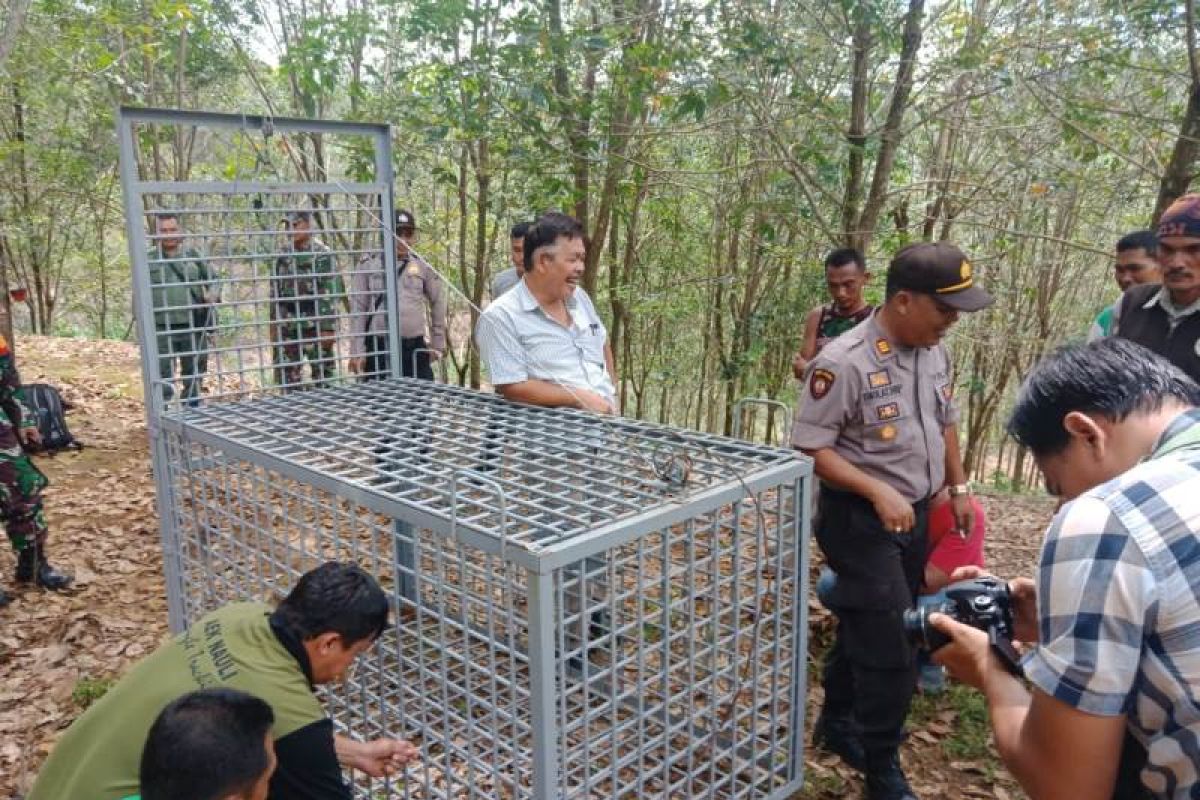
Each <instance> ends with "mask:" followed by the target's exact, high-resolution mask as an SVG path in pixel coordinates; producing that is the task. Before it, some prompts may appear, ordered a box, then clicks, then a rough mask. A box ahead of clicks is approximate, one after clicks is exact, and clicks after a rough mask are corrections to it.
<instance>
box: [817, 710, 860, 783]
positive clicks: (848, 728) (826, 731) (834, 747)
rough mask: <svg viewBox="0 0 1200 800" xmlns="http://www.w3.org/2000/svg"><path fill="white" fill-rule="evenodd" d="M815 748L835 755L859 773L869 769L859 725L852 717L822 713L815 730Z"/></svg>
mask: <svg viewBox="0 0 1200 800" xmlns="http://www.w3.org/2000/svg"><path fill="white" fill-rule="evenodd" d="M813 746H814V747H817V748H820V749H821V750H825V751H827V752H830V753H833V754H834V755H836V756H838V757H840V758H841V759H842V761H845V762H846V765H847V766H849V767H853V768H854V769H856V770H858V771H859V772H862V771H863V770H865V769H866V768H867V756H866V753H865V752H864V751H863V746H862V741H861V740H860V739H859V737H858V725H857V724H856V723H855V722H854V719H853V718H852V717H849V716H840V715H834V714H829V713H826V712H825V711H822V712H821V716H819V717H817V724H816V727H814V728H813Z"/></svg>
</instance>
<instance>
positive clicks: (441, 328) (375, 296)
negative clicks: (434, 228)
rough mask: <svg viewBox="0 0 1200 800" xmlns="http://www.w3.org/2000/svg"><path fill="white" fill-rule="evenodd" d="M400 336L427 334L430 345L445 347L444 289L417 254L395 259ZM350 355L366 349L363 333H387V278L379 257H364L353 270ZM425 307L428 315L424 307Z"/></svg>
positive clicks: (415, 336) (439, 348) (443, 350)
mask: <svg viewBox="0 0 1200 800" xmlns="http://www.w3.org/2000/svg"><path fill="white" fill-rule="evenodd" d="M396 267H397V282H398V284H399V287H398V288H399V301H400V307H399V314H400V338H402V339H413V338H417V337H421V336H425V334H426V322H427V321H428V326H429V328H428V331H429V346H430V347H431V348H433V349H434V350H437V351H438V352H439V353H441V352H445V350H446V306H447V297H446V290H445V287H444V286H443V284H442V279H441V278H440V277H439V276H438V274H437V271H436V270H434V268H433V267H431V266H429V264H428V263H426V262H425V260H424V259H421V258H419V257H417V256H416V255H410V256H408V257H406V258H405V257H402V258H399V259H397V263H396ZM350 298H351V299H350V314H351V321H350V335H351V337H352V338H351V340H350V355H351V357H352V358H357V357H359V356H362V355H364V354H365V353H366V352H367V350H368V349H369V348H368V347H367V346H366V336H368V335H372V336H386V335H387V277H386V276H385V275H384V272H383V268H382V267H381V266H380V256H378V255H370V256H364V257H363V258H362V259H361V260H360V261H359V262H358V266H357V267H356V268H355V270H354V279H353V281H352V282H351V289H350ZM427 307H428V314H427V313H426V308H427Z"/></svg>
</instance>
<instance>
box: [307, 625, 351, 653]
mask: <svg viewBox="0 0 1200 800" xmlns="http://www.w3.org/2000/svg"><path fill="white" fill-rule="evenodd" d="M309 641H310V642H312V643H313V647H314V648H316V651H317V652H318V653H320V654H321V655H328V654H329V653H331V652H333V649H334V647H335V646H337V645H341V646H342V648H343V649H345V647H346V643H345V642H343V641H342V635H341V634H340V633H335V632H334V631H325V633H318V634H317V635H316V636H314V637H312V638H311V639H309Z"/></svg>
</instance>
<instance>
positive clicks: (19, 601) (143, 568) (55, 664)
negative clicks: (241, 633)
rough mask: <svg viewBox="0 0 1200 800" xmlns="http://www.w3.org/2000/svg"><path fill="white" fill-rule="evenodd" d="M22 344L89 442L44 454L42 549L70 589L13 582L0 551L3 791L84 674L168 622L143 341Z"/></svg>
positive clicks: (138, 648)
mask: <svg viewBox="0 0 1200 800" xmlns="http://www.w3.org/2000/svg"><path fill="white" fill-rule="evenodd" d="M17 347H18V349H17V358H18V366H19V367H20V369H21V374H22V377H23V378H24V379H25V380H26V381H27V382H30V383H33V382H47V383H52V384H54V385H55V386H57V387H58V388H59V390H60V391H61V392H62V394H63V398H64V399H65V400H66V401H67V402H68V403H69V404H71V406H73V408H72V410H70V411H69V412H68V414H67V422H68V424H69V425H70V427H71V430H72V432H73V433H74V434H75V435H76V436H77V437H78V438H79V439H80V440H81V441H82V442H84V443H85V445H86V446H85V448H84V449H83V450H82V451H79V452H67V453H60V454H58V455H55V456H52V457H39V458H38V459H37V464H38V466H39V467H40V468H41V469H42V470H43V471H44V472H46V474H47V475H48V476H49V477H50V480H51V485H50V488H49V489H48V490H47V492H46V516H47V520H48V522H49V525H50V540H49V545H48V548H47V549H48V552H49V554H50V556H51V558H52V560H53V561H54V562H55V564H57V565H60V566H62V567H63V568H65V569H66V570H67V571H69V572H72V573H74V575H75V586H74V588H73V589H72V590H71V591H70V592H69V593H66V594H55V593H51V592H44V591H41V590H37V589H31V588H23V589H20V590H17V589H16V588H15V587H14V586H13V583H12V580H11V575H12V565H13V559H12V556H11V555H0V585H2V586H4V588H5V589H6V590H7V591H9V592H10V593H13V594H14V595H15V596H16V600H15V601H14V602H13V604H12V605H10V606H9V607H8V608H6V609H3V610H0V686H2V687H4V690H3V692H2V693H0V742H3V744H2V745H0V798H8V797H10V796H12V795H13V794H14V793H16V792H20V791H24V790H27V789H28V786H29V785H30V784H31V782H32V780H33V776H34V775H36V769H37V766H38V765H39V764H40V763H41V761H42V760H43V759H44V758H45V755H46V754H47V753H48V752H49V751H50V749H51V748H52V747H53V744H54V741H55V739H56V738H57V736H58V734H59V733H60V732H61V730H63V729H64V728H65V727H66V726H67V725H68V724H70V722H71V720H73V719H74V718H75V717H76V716H77V715H78V714H79V713H80V706H79V705H78V704H77V703H76V702H75V700H74V699H73V697H72V696H73V694H74V693H75V690H76V688H77V686H79V685H80V682H81V681H96V680H98V679H102V678H106V677H109V676H112V675H114V674H119V673H120V672H122V671H123V670H124V669H125V668H127V667H128V665H129V664H130V663H131V662H133V661H135V660H137V659H138V658H140V657H142V656H143V655H145V654H146V653H148V652H150V650H152V649H153V648H154V647H155V646H157V644H158V643H159V641H161V639H162V638H163V636H164V635H165V633H166V618H167V615H166V600H165V597H164V589H163V577H162V557H161V552H160V550H159V546H160V545H159V537H158V521H157V518H156V516H155V513H154V482H153V480H152V478H151V473H150V461H149V454H148V440H147V436H146V427H145V421H144V412H143V409H142V405H141V402H140V400H138V398H137V393H139V392H140V389H141V378H140V372H139V369H140V368H139V364H138V360H137V348H136V347H133V346H131V345H129V344H125V343H121V342H88V341H81V340H75V339H54V338H46V337H35V336H26V337H22V338H21V339H20V340H19V341H18V343H17ZM0 552H4V553H7V552H8V548H7V546H3V545H0Z"/></svg>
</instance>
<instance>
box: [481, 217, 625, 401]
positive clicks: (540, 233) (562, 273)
mask: <svg viewBox="0 0 1200 800" xmlns="http://www.w3.org/2000/svg"><path fill="white" fill-rule="evenodd" d="M586 254H587V247H586V244H585V243H584V239H583V226H581V225H580V224H579V222H578V221H576V220H575V219H574V218H573V217H569V216H567V215H566V214H560V213H557V212H553V211H552V212H549V213H546V214H543V215H542V216H541V217H539V218H538V220H537V221H536V222H535V223H533V225H532V226H531V227H530V228H529V230H528V231H526V233H525V241H524V257H525V274H524V276H522V278H521V280H520V281H519V282H518V283H517V285H516V286H514V287H513V288H512V289H510V290H509V291H507V292H505V293H504V294H503V295H502V296H500V297H499V298H497V299H496V300H495V301H494V302H492V304H491V305H489V306H488V307H487V309H486V310H485V311H484V312H483V314H482V315H481V316H480V317H479V322H478V323H477V324H476V326H475V341H476V343H477V344H478V345H479V350H480V353H482V355H483V362H484V363H485V364H486V365H487V369H488V376H489V378H490V379H491V381H492V385H494V386H495V387H496V391H497V392H498V393H499V394H500V395H501V396H503V397H504V398H506V399H508V400H513V401H515V402H518V403H528V404H529V405H535V406H547V407H551V408H554V407H566V408H580V409H585V410H587V411H594V412H597V413H601V414H613V413H616V410H617V401H616V385H615V380H614V378H613V376H614V374H615V370H614V369H613V357H612V351H611V350H610V349H609V346H608V331H607V330H606V329H605V327H604V322H603V321H602V320H601V319H600V315H599V314H597V313H596V307H595V306H594V305H592V301H591V298H589V297H588V296H587V292H585V291H584V290H583V289H582V288H580V286H579V282H580V281H581V280H582V279H583V268H584V263H585V256H586Z"/></svg>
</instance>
